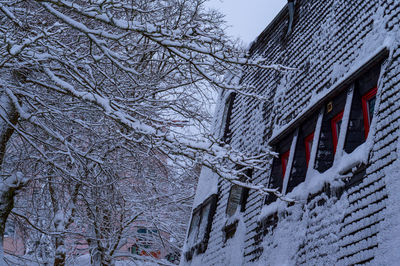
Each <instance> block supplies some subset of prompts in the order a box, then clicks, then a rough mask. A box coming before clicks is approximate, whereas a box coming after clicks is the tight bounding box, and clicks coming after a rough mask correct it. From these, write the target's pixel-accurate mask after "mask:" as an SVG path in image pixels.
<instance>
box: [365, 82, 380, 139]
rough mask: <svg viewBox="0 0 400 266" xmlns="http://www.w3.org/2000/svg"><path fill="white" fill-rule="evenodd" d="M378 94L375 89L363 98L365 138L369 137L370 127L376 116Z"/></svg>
mask: <svg viewBox="0 0 400 266" xmlns="http://www.w3.org/2000/svg"><path fill="white" fill-rule="evenodd" d="M376 93H377V88H373V89H372V90H370V91H369V92H368V93H366V94H365V95H364V96H363V97H362V107H363V116H364V132H365V138H367V137H368V133H369V127H370V125H371V121H372V118H373V116H374V110H375V102H376Z"/></svg>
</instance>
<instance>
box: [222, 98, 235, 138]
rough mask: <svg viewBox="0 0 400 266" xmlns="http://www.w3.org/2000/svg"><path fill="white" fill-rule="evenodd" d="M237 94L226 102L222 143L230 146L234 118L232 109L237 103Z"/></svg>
mask: <svg viewBox="0 0 400 266" xmlns="http://www.w3.org/2000/svg"><path fill="white" fill-rule="evenodd" d="M235 98H236V93H231V94H230V95H229V97H228V99H227V101H226V111H225V114H224V120H225V125H224V134H223V136H222V139H221V141H222V142H225V143H227V144H229V143H230V142H231V138H232V130H231V118H232V109H233V104H234V102H235Z"/></svg>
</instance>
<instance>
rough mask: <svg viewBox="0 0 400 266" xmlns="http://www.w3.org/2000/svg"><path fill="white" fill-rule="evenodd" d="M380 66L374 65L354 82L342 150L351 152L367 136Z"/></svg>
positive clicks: (373, 107) (373, 108)
mask: <svg viewBox="0 0 400 266" xmlns="http://www.w3.org/2000/svg"><path fill="white" fill-rule="evenodd" d="M379 73H380V66H375V67H373V68H372V69H371V70H369V71H367V73H365V74H364V75H362V76H361V77H360V78H358V79H357V80H356V81H355V83H354V94H353V101H352V103H351V113H350V118H349V120H350V121H349V126H348V128H347V134H346V141H345V146H344V151H345V152H346V153H352V152H353V151H354V150H355V149H356V148H357V147H358V146H360V145H361V144H362V143H364V142H365V140H366V139H367V137H368V133H369V129H370V125H371V121H372V118H373V115H374V110H375V101H376V94H377V91H378V89H377V84H378V79H379Z"/></svg>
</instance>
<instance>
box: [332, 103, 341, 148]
mask: <svg viewBox="0 0 400 266" xmlns="http://www.w3.org/2000/svg"><path fill="white" fill-rule="evenodd" d="M342 118H343V111H341V112H340V113H339V114H337V115H336V116H335V117H334V118H332V120H331V128H332V139H333V154H335V153H336V147H337V144H338V140H339V132H340V125H341V122H342Z"/></svg>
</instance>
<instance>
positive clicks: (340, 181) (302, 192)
mask: <svg viewBox="0 0 400 266" xmlns="http://www.w3.org/2000/svg"><path fill="white" fill-rule="evenodd" d="M371 133H372V132H371ZM372 135H373V134H370V135H369V136H368V139H367V141H366V142H365V143H364V144H362V145H360V146H359V147H357V148H356V149H355V150H354V151H353V152H352V153H350V154H347V153H345V152H343V155H342V156H341V157H339V158H338V159H337V160H335V162H334V164H333V166H332V167H331V168H330V169H328V170H326V171H325V172H323V173H320V172H318V171H317V170H315V169H313V170H312V171H310V172H309V176H307V179H306V181H304V182H303V183H301V184H299V185H298V186H297V187H296V188H294V189H293V191H292V192H290V193H288V194H287V195H286V198H290V199H293V200H294V201H295V204H298V203H300V204H304V203H306V202H307V198H308V197H309V195H312V194H316V193H318V192H320V191H321V190H322V189H323V188H324V186H325V185H326V184H330V185H331V187H336V188H339V187H342V186H343V185H344V180H345V179H347V178H349V177H351V175H352V173H354V172H356V171H357V169H358V168H359V167H360V166H362V165H366V164H367V163H368V158H369V154H370V151H371V149H372V144H373V142H372V137H373V136H372ZM287 207H288V202H287V201H283V200H281V199H279V198H278V199H277V200H276V201H275V202H273V203H271V204H269V205H265V206H264V207H263V208H262V210H261V213H260V216H259V221H261V220H262V219H264V218H265V217H268V216H270V215H272V214H274V213H277V212H278V213H280V212H283V211H285V210H286V209H287Z"/></svg>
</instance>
